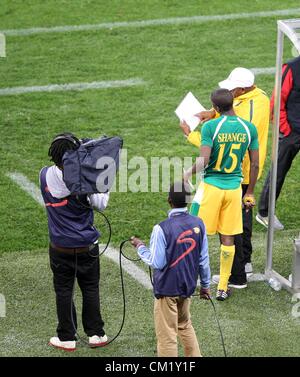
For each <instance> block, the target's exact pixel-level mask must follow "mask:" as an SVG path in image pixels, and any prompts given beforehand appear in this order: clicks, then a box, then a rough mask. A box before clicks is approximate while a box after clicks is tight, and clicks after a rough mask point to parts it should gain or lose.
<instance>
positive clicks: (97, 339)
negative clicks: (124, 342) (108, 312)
mask: <svg viewBox="0 0 300 377" xmlns="http://www.w3.org/2000/svg"><path fill="white" fill-rule="evenodd" d="M107 340H108V339H107V336H106V335H103V336H98V335H94V336H90V337H89V345H90V347H92V348H94V347H103V346H105V344H106V343H107Z"/></svg>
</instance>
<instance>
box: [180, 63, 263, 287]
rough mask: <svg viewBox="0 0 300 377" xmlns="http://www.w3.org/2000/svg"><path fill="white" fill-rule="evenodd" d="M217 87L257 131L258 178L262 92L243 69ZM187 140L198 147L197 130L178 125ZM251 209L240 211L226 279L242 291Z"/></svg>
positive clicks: (203, 116) (206, 116)
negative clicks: (240, 223) (239, 228)
mask: <svg viewBox="0 0 300 377" xmlns="http://www.w3.org/2000/svg"><path fill="white" fill-rule="evenodd" d="M219 86H220V87H221V88H225V89H228V90H230V91H231V93H232V94H233V97H234V101H233V109H234V112H235V114H236V115H237V116H239V117H241V118H242V119H245V120H247V121H249V122H251V123H253V124H254V125H255V127H256V129H257V133H258V142H259V173H258V179H259V178H260V177H261V175H262V172H263V167H264V163H265V159H266V153H267V140H268V129H269V116H270V101H269V98H268V97H267V95H266V93H265V92H264V91H263V90H261V89H259V88H258V87H257V86H255V85H254V74H253V73H252V72H251V71H250V70H248V69H246V68H235V69H234V70H233V71H232V72H231V73H230V75H229V77H228V78H227V79H226V80H224V81H221V82H220V83H219ZM198 115H199V118H200V120H201V121H202V122H205V121H207V120H210V119H214V118H217V117H219V116H220V115H219V114H218V112H216V110H215V109H211V110H208V111H203V112H202V113H200V114H198ZM181 127H182V130H183V132H184V133H185V135H186V136H187V140H188V141H189V142H190V143H191V144H193V145H195V146H197V147H200V144H201V135H200V132H199V131H193V132H190V129H189V127H188V126H187V125H185V124H182V125H181ZM249 171H250V161H249V155H248V152H247V153H246V156H245V158H244V162H243V176H244V179H243V182H242V189H243V193H244V194H245V192H246V191H247V187H248V184H249ZM251 237H252V209H250V210H248V211H247V212H246V210H244V211H243V234H240V235H237V236H236V237H235V246H236V253H235V257H234V262H233V266H232V271H231V276H230V279H229V282H230V286H232V287H235V288H246V287H247V277H246V273H247V275H248V276H250V275H251V274H252V264H251V255H252V243H251ZM218 279H219V276H218V275H214V276H213V281H214V282H218Z"/></svg>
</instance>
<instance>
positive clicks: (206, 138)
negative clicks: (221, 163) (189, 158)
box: [184, 123, 213, 181]
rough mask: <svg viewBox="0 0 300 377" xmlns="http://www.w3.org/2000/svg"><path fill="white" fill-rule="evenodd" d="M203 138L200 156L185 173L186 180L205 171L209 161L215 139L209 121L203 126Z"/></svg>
mask: <svg viewBox="0 0 300 377" xmlns="http://www.w3.org/2000/svg"><path fill="white" fill-rule="evenodd" d="M201 138H202V142H201V147H200V156H199V157H198V158H197V160H196V162H195V163H194V165H193V166H192V167H191V168H189V169H188V170H187V171H186V173H185V175H184V180H185V181H187V180H188V179H190V177H191V176H192V175H193V174H195V173H199V172H200V171H203V170H204V169H205V167H206V166H207V164H208V162H209V159H210V155H211V149H212V146H213V139H212V129H211V127H210V125H209V124H208V123H207V124H205V125H204V126H203V127H202V130H201Z"/></svg>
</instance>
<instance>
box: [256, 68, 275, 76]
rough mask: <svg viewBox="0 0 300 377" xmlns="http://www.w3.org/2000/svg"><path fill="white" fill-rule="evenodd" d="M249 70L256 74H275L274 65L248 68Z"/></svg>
mask: <svg viewBox="0 0 300 377" xmlns="http://www.w3.org/2000/svg"><path fill="white" fill-rule="evenodd" d="M250 70H251V71H252V72H253V73H254V74H255V75H256V76H257V75H275V72H276V68H275V67H266V68H250Z"/></svg>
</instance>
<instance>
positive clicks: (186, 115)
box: [175, 92, 205, 131]
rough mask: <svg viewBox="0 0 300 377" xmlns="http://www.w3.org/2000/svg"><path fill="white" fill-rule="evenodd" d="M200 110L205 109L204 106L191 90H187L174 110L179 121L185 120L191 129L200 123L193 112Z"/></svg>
mask: <svg viewBox="0 0 300 377" xmlns="http://www.w3.org/2000/svg"><path fill="white" fill-rule="evenodd" d="M201 111H205V108H204V107H203V106H202V105H201V103H200V102H199V101H198V100H197V98H196V97H195V96H194V95H193V93H192V92H188V94H187V95H186V96H185V97H184V99H183V100H182V101H181V103H180V104H179V106H178V107H177V109H176V110H175V114H176V115H177V116H178V118H179V120H180V121H185V122H186V123H187V124H188V125H189V127H190V129H191V131H194V129H195V128H196V127H197V126H198V124H199V123H200V120H199V118H198V117H195V114H197V113H200V112H201Z"/></svg>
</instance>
